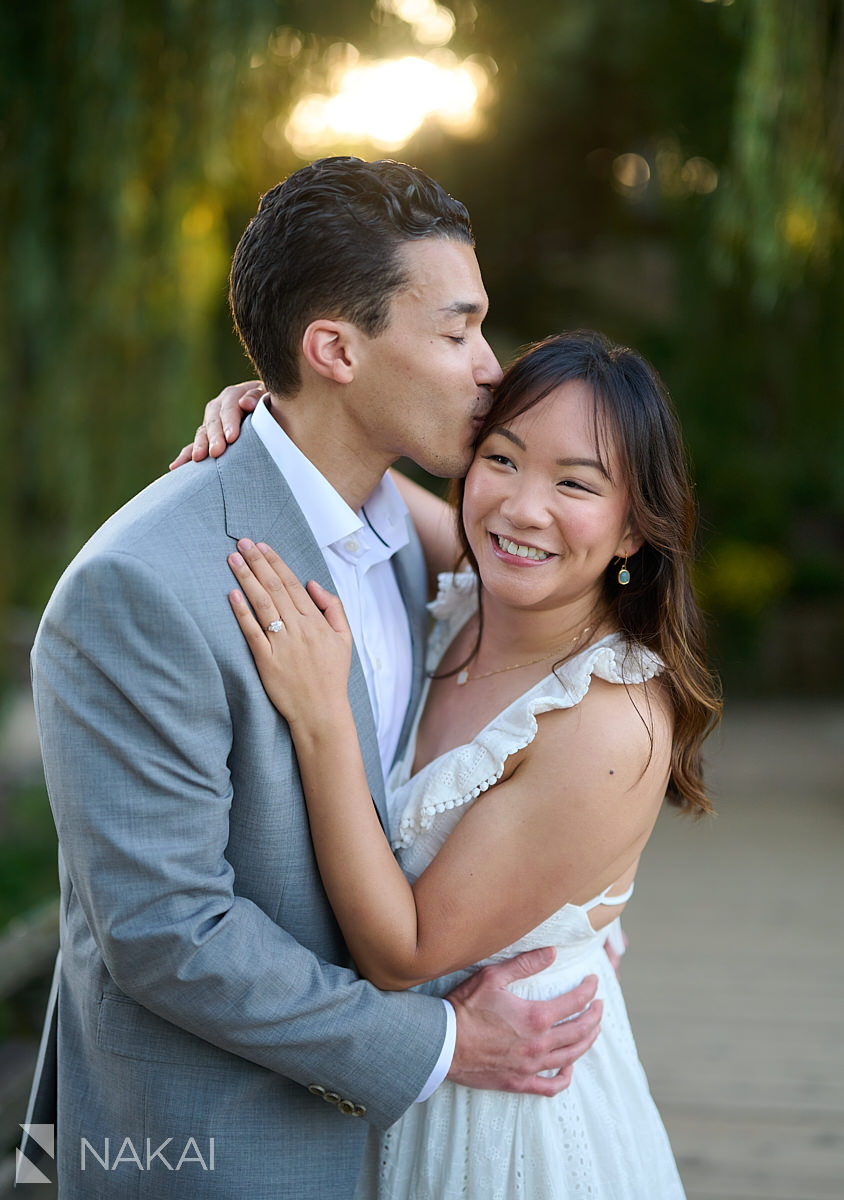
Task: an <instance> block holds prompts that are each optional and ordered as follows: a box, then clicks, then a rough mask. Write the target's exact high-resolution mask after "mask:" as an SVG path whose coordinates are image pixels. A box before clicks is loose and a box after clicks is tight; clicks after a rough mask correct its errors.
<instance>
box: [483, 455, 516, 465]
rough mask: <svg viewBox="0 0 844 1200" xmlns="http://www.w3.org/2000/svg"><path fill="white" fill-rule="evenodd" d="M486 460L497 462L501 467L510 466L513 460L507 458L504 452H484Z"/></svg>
mask: <svg viewBox="0 0 844 1200" xmlns="http://www.w3.org/2000/svg"><path fill="white" fill-rule="evenodd" d="M484 457H485V458H486V460H487V462H493V463H498V464H499V465H500V466H502V467H512V465H513V460H512V459H510V458H508V457H507V455H506V454H486V455H484Z"/></svg>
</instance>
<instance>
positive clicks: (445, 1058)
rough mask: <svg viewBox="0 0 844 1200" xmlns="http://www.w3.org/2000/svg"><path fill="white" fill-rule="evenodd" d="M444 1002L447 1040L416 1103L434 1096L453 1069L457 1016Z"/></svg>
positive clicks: (444, 1001) (445, 1001)
mask: <svg viewBox="0 0 844 1200" xmlns="http://www.w3.org/2000/svg"><path fill="white" fill-rule="evenodd" d="M443 1004H444V1005H445V1015H446V1027H445V1041H444V1042H443V1048H442V1050H441V1051H440V1056H439V1058H438V1059H437V1065H436V1066H435V1067H434V1069H433V1071H432V1072H431V1074H430V1075H429V1076H428V1081H427V1083H426V1084H425V1086H424V1087H423V1089H422V1091H421V1092H420V1093H419V1095H418V1096H417V1097H416V1100H415V1101H414V1103H415V1104H421V1103H422V1101H423V1100H427V1099H428V1097H429V1096H432V1095H433V1094H434V1092H435V1091H436V1090H437V1088H438V1087H439V1086H440V1084H441V1083H442V1081H443V1080H444V1079H445V1077H446V1075H447V1074H448V1073H449V1071H450V1070H451V1060H452V1059H453V1058H454V1047H455V1046H456V1045H457V1016H456V1014H455V1012H454V1009H453V1008H452V1007H451V1005H450V1004H449V1002H448V1000H443Z"/></svg>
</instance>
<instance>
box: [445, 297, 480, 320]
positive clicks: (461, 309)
mask: <svg viewBox="0 0 844 1200" xmlns="http://www.w3.org/2000/svg"><path fill="white" fill-rule="evenodd" d="M439 311H440V312H443V313H450V314H453V315H454V316H458V317H461V316H464V315H466V314H475V313H482V312H483V311H484V307H483V305H482V304H478V303H477V302H476V301H474V300H454V301H453V302H452V303H451V304H444V305H443V306H442V308H441V309H440V310H439Z"/></svg>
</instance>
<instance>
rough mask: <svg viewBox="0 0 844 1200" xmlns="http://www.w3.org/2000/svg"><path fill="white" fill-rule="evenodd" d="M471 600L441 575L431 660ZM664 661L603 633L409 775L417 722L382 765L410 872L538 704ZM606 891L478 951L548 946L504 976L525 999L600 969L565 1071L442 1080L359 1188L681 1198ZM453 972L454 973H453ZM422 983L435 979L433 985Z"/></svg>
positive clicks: (431, 851) (377, 1140)
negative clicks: (593, 1004)
mask: <svg viewBox="0 0 844 1200" xmlns="http://www.w3.org/2000/svg"><path fill="white" fill-rule="evenodd" d="M476 606H477V600H476V593H475V583H474V577H473V576H471V575H468V574H461V575H458V576H451V575H447V576H441V577H440V595H439V596H438V597H437V599H436V601H434V602H433V604H432V605H431V606H430V607H431V609H432V611H433V613H434V615H435V616H436V617H437V618H438V624H437V626H436V627H435V629H434V632H433V634H432V637H431V642H430V646H429V654H428V660H429V661H428V667H429V670H433V669H434V668H435V666H436V664H437V663H438V661H439V659H440V658H441V656H442V654H443V652H444V651H445V649H446V647H447V646H448V645H449V644H450V642H451V641H452V639H453V638H454V636H455V634H456V632H457V630H458V629H459V628H460V627H461V626H462V625H463V624H464V623H465V621H466V620H468V618H469V616H470V615H471V614H472V612H473V611H474V610H475V608H476ZM660 667H661V664H660V662H659V660H658V659H657V658H655V657H654V656H653V655H652V654H650V653H649V652H648V651H647V650H644V649H643V648H641V647H634V648H633V649H631V648H629V647H628V646H627V644H626V642H625V640H624V639H623V638H622V637H621V636H620V635H617V634H611V635H609V636H608V637H605V638H603V639H602V640H601V641H600V642H597V643H596V644H595V645H593V646H590V647H589V648H588V649H587V650H585V651H583V652H582V653H581V654H579V655H577V656H575V657H574V658H572V659H570V660H569V661H568V662H566V663H564V664H563V666H562V667H561V668H558V670H557V673H556V674H551V675H548V676H547V677H546V678H545V679H543V680H541V681H540V682H539V683H538V684H536V686H535V687H532V688H531V689H530V690H529V691H527V692H525V693H524V695H522V696H520V697H519V698H518V699H517V700H516V701H514V702H513V703H512V704H511V705H509V706H508V707H507V708H506V709H505V710H504V711H503V712H502V713H500V714H499V715H498V716H497V717H496V718H495V719H494V720H492V721H491V722H490V723H489V725H487V726H486V728H485V729H483V730H482V731H481V733H479V734H478V736H477V737H476V738H475V739H474V740H473V741H472V742H471V743H470V744H468V745H465V746H459V747H457V748H456V749H454V750H451V751H448V752H447V753H445V754H443V755H441V756H440V757H439V758H437V759H435V760H434V761H433V762H431V763H429V764H428V765H427V766H426V767H424V768H423V769H422V770H421V771H419V772H418V773H417V774H416V775H414V776H412V777H411V776H410V775H409V771H410V764H411V763H412V761H413V757H414V747H415V736H416V731H415V730H414V731H413V733H412V735H411V738H410V744H409V746H408V747H407V750H406V752H405V755H404V757H403V758H402V759H401V760H399V761H398V762H397V763H396V764H395V766H394V768H393V770H392V772H391V773H390V778H389V791H390V793H391V814H394V815H393V816H392V818H391V819H392V821H393V844H394V847H395V849H396V852H397V854H398V857H399V861H400V862H401V864H402V867H403V869H404V871H405V873H406V874H407V875H408V877H409V878H410V879H415V878H417V877H418V875H419V874H420V873H421V872H422V871H423V870H424V868H425V867H426V866H427V864H428V863H429V862H430V861H431V859H432V858H433V857H434V855H435V854H436V852H437V850H438V849H439V848H440V846H441V845H442V844H443V842H444V841H445V839H446V838H447V837H448V834H449V833H450V831H451V830H452V829H453V827H454V826H455V825H456V823H457V821H458V820H459V819H460V817H461V815H462V813H463V812H464V811H466V809H467V807H468V806H469V805H470V804H472V803H473V802H474V800H475V799H476V798H477V797H478V796H479V795H480V794H481V792H483V791H485V790H486V789H487V788H489V787H493V786H494V785H495V783H496V782H497V780H498V779H500V778H501V775H502V773H503V770H504V764H505V762H506V759H507V758H508V756H509V755H511V754H514V753H515V752H516V751H518V750H520V749H522V748H523V747H525V746H527V745H528V744H529V743H530V742H531V741H532V740H533V738H534V737H535V736H536V733H537V722H536V715H537V714H538V713H543V712H548V711H550V710H552V709H558V708H570V707H572V706H573V705H575V704H577V703H579V701H580V700H581V699H582V698H583V696H585V694H586V692H587V690H588V688H589V685H590V682H591V679H592V677H593V676H597V677H599V678H601V679H606V680H608V681H610V682H613V683H618V684H623V683H625V682H626V683H638V682H642V681H643V680H646V679H650V678H652V677H653V676H654V675H656V674H657V673H658V672H659V670H660ZM422 703H423V704H424V696H423V699H422ZM420 712H421V706H420ZM417 722H418V718H417ZM630 891H632V888H631V889H630ZM611 892H612V887H610V888H608V889H607V890H606V892H604V893H602V894H601V895H600V896H596V897H595V898H594V900H592V901H590V902H589V903H588V904H584V905H574V904H567V905H565V907H564V908H562V909H560V910H559V911H558V912H556V913H554V914H553V916H551V917H549V918H548V919H547V920H546V921H543V923H542V924H541V925H539V926H538V927H537V928H536V929H534V930H533V931H532V932H531V933H529V934H526V935H525V936H524V937H522V938H520V939H519V941H518V942H515V943H514V944H513V945H511V946H507V947H506V948H504V949H503V950H501V951H500V952H499V953H498V954H495V955H493V956H492V957H491V958H490V959H487V960H485V962H484V963H479V964H478V966H484V965H486V963H487V962H496V961H499V960H501V959H503V958H509V957H511V956H512V955H513V954H517V953H519V952H520V951H522V950H528V949H532V948H534V947H540V946H554V947H556V951H557V954H556V960H555V962H554V964H553V965H552V966H551V967H549V968H547V970H545V971H543V972H541V973H540V974H539V975H534V976H532V977H530V978H528V979H526V980H524V981H520V982H519V983H518V984H512V985H511V989H512V990H513V991H515V992H517V993H518V994H519V995H522V996H525V997H528V998H530V999H546V998H548V997H551V996H556V995H559V994H560V993H561V992H563V991H567V990H568V989H570V988H572V987H574V986H576V985H577V984H578V983H580V982H581V980H583V979H584V978H585V976H586V975H590V974H595V975H597V976H598V979H599V981H600V982H599V988H598V994H599V996H601V997H602V999H603V1002H604V1016H603V1020H602V1028H601V1033H600V1035H599V1037H598V1040H597V1042H596V1043H595V1045H594V1046H593V1047H592V1048H591V1049H590V1050H589V1051H588V1052H587V1053H586V1054H585V1055H584V1056H583V1057H582V1058H581V1059H580V1060H579V1061H578V1062H577V1063H576V1065H575V1068H574V1077H573V1081H572V1083H571V1085H570V1086H569V1087H568V1088H567V1089H566V1090H565V1091H563V1092H562V1093H561V1094H560V1095H559V1096H557V1097H555V1098H553V1099H549V1098H547V1097H542V1096H527V1095H516V1094H511V1093H506V1092H490V1091H478V1090H474V1089H471V1088H465V1087H461V1086H459V1085H456V1084H453V1083H451V1082H450V1081H449V1080H446V1081H445V1082H444V1083H442V1084H441V1085H440V1086H439V1088H437V1090H436V1091H435V1092H434V1094H433V1095H432V1096H431V1097H430V1098H429V1099H428V1100H426V1101H425V1102H423V1103H422V1104H414V1105H412V1106H411V1108H410V1109H409V1110H408V1112H407V1113H405V1115H404V1116H403V1117H402V1118H401V1120H399V1121H398V1122H397V1123H396V1124H395V1125H393V1126H392V1127H391V1128H390V1129H389V1130H388V1131H387V1133H386V1134H380V1135H379V1134H376V1133H375V1132H374V1131H372V1132H371V1133H370V1138H369V1145H368V1147H367V1156H366V1162H365V1165H364V1169H363V1171H362V1174H361V1177H360V1181H359V1184H358V1190H357V1193H356V1200H452V1198H454V1200H457V1198H458V1197H460V1198H462V1200H515V1198H517V1197H523V1198H524V1200H575V1198H577V1200H581V1198H582V1197H584V1198H585V1197H588V1198H589V1200H683V1196H684V1193H683V1188H682V1184H681V1183H680V1178H679V1176H678V1174H677V1169H676V1166H675V1164H674V1158H673V1155H672V1153H671V1147H670V1146H669V1144H668V1138H667V1136H666V1133H665V1129H664V1127H663V1124H662V1121H661V1119H660V1116H659V1113H658V1112H657V1109H656V1107H655V1105H654V1103H653V1100H652V1099H651V1096H650V1092H649V1090H648V1082H647V1079H646V1078H645V1073H644V1070H643V1069H642V1065H641V1063H640V1062H639V1059H638V1055H637V1053H636V1046H635V1043H634V1041H633V1035H632V1033H631V1031H630V1025H629V1022H628V1018H627V1011H626V1008H625V1005H624V998H623V996H622V994H621V989H620V987H619V984H618V981H617V979H616V976H615V973H614V971H613V969H612V967H611V965H610V963H609V960H608V958H607V955H606V952H605V951H604V948H603V945H604V941H605V940H606V937H607V933H608V930H607V929H604V930H601V931H600V932H596V931H595V930H594V929H593V928H592V925H591V923H590V921H589V917H588V912H589V910H590V909H591V908H593V907H595V906H597V905H599V904H613V903H621V902H623V901H624V900H625V899H627V897H628V895H629V894H630V893H629V892H626V893H624V894H623V895H622V894H614V895H608V893H611ZM449 982H450V984H451V985H452V986H453V983H454V977H452V978H451V980H450V981H449ZM443 986H445V985H443ZM426 990H428V991H437V990H438V989H437V987H436V985H427V986H426ZM439 990H442V988H441V989H439ZM445 990H448V988H447V987H446V988H445Z"/></svg>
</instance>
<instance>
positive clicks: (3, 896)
mask: <svg viewBox="0 0 844 1200" xmlns="http://www.w3.org/2000/svg"><path fill="white" fill-rule="evenodd" d="M2 834H3V836H2V838H0V931H2V930H4V929H5V928H6V926H7V925H8V923H9V922H10V921H11V920H12V918H13V917H15V916H17V914H18V913H20V912H23V911H24V910H26V909H29V908H32V907H33V906H34V905H36V904H38V903H39V902H40V901H42V900H46V899H48V898H49V897H50V896H52V895H54V894H55V892H56V890H57V882H56V856H57V854H58V849H57V840H56V831H55V829H54V827H53V822H52V820H51V819H50V806H49V804H48V802H47V793H46V790H45V788H44V786H43V784H34V783H33V784H31V785H29V786H27V787H22V788H20V789H17V790H15V791H13V792H12V793H11V794H10V795H9V796H8V797H4V804H3V822H2Z"/></svg>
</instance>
